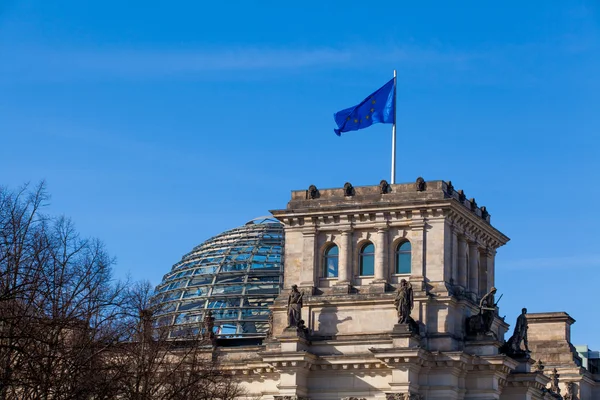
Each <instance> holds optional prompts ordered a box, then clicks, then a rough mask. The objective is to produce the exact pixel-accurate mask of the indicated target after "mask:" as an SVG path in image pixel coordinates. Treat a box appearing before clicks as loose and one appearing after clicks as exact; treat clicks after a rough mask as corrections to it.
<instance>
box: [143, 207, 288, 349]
mask: <svg viewBox="0 0 600 400" xmlns="http://www.w3.org/2000/svg"><path fill="white" fill-rule="evenodd" d="M283 244H284V236H283V225H282V224H281V222H279V221H277V220H275V219H272V218H269V217H261V218H256V219H253V220H251V221H249V222H248V223H246V224H245V225H244V226H241V227H239V228H235V229H231V230H228V231H226V232H223V233H221V234H220V235H217V236H215V237H213V238H210V239H208V240H207V241H206V242H204V243H202V244H200V245H199V246H196V247H195V248H194V249H193V250H192V251H191V252H189V253H188V254H186V255H184V256H183V257H182V259H181V261H180V262H178V263H177V264H175V265H173V267H172V268H171V271H170V272H169V273H168V274H166V275H165V276H164V277H163V280H162V282H161V283H160V285H158V286H157V287H156V296H155V298H154V300H155V301H156V302H157V303H158V305H159V307H158V310H159V311H158V313H159V317H158V318H159V323H160V324H168V325H171V324H173V326H174V329H172V330H171V336H172V337H177V336H181V335H185V334H189V333H198V332H199V329H201V325H202V320H203V318H204V313H205V312H206V311H207V310H209V309H210V310H212V313H213V317H214V318H215V328H214V332H215V335H216V336H217V337H221V338H223V337H238V338H239V337H258V336H265V335H266V334H267V331H268V320H269V310H268V308H267V307H268V306H269V305H270V304H272V303H273V301H274V300H275V297H277V295H279V292H280V290H281V287H282V284H283Z"/></svg>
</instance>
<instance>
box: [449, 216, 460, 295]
mask: <svg viewBox="0 0 600 400" xmlns="http://www.w3.org/2000/svg"><path fill="white" fill-rule="evenodd" d="M450 238H451V240H452V244H451V249H452V257H451V262H450V277H451V278H452V284H453V285H460V283H459V274H458V235H457V234H456V231H455V230H454V228H452V232H451V234H450Z"/></svg>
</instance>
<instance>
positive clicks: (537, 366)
mask: <svg viewBox="0 0 600 400" xmlns="http://www.w3.org/2000/svg"><path fill="white" fill-rule="evenodd" d="M534 367H535V371H536V372H544V368H545V366H544V363H543V362H542V360H537V362H536V363H535V364H534Z"/></svg>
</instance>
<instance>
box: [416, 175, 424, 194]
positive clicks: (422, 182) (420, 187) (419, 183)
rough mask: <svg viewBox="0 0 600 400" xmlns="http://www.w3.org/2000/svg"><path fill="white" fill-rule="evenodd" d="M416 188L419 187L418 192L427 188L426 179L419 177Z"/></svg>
mask: <svg viewBox="0 0 600 400" xmlns="http://www.w3.org/2000/svg"><path fill="white" fill-rule="evenodd" d="M415 188H416V189H417V192H422V191H424V190H425V189H427V183H426V182H425V179H423V178H422V177H418V178H417V180H416V181H415Z"/></svg>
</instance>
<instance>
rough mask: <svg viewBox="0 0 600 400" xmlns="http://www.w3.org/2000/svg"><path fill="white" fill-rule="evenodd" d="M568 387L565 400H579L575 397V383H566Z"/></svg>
mask: <svg viewBox="0 0 600 400" xmlns="http://www.w3.org/2000/svg"><path fill="white" fill-rule="evenodd" d="M565 386H566V387H567V393H566V394H565V395H564V396H563V399H564V400H577V396H576V395H575V383H574V382H567V383H565Z"/></svg>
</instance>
